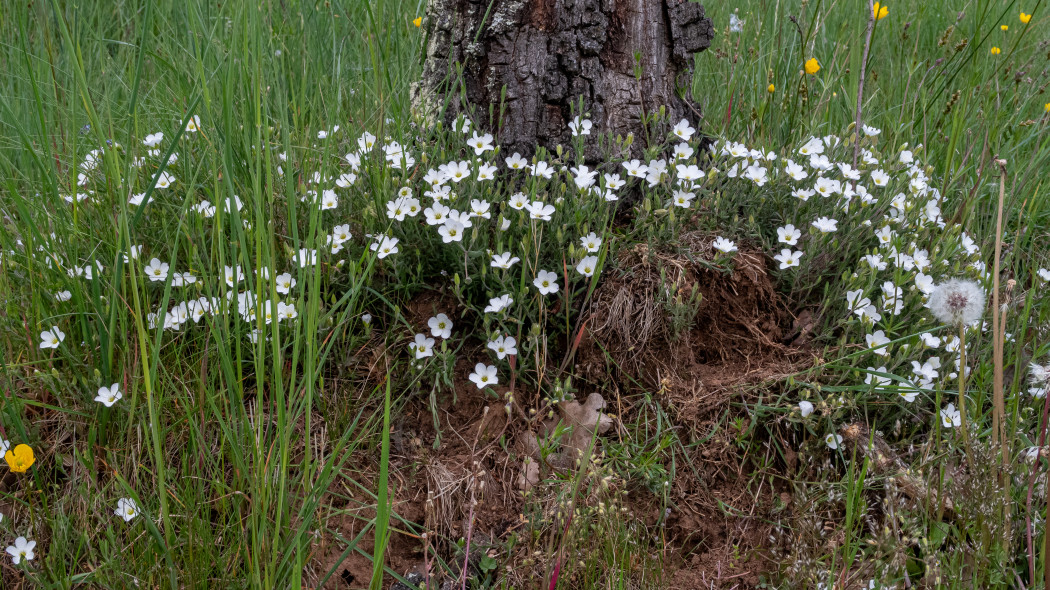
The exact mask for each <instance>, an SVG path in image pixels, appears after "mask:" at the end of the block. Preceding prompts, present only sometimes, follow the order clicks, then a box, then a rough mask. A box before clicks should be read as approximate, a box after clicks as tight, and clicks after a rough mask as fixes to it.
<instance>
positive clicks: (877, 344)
mask: <svg viewBox="0 0 1050 590" xmlns="http://www.w3.org/2000/svg"><path fill="white" fill-rule="evenodd" d="M864 341H865V342H866V343H867V344H868V348H872V349H876V350H873V351H872V352H874V353H875V354H879V355H882V356H889V355H890V351H889V347H887V346H886V344H889V343H890V339H889V338H887V337H886V332H884V331H882V330H876V331H875V333H874V334H868V335H866V336H864Z"/></svg>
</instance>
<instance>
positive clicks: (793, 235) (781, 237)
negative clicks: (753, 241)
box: [777, 223, 802, 246]
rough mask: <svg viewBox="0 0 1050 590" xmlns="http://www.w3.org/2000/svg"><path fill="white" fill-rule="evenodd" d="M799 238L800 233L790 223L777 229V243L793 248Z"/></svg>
mask: <svg viewBox="0 0 1050 590" xmlns="http://www.w3.org/2000/svg"><path fill="white" fill-rule="evenodd" d="M800 237H802V232H800V231H799V230H798V229H796V228H795V226H794V225H792V224H790V223H789V224H787V225H785V226H784V227H778V228H777V241H778V242H782V243H784V244H787V245H788V246H794V245H795V244H797V243H798V239H799V238H800Z"/></svg>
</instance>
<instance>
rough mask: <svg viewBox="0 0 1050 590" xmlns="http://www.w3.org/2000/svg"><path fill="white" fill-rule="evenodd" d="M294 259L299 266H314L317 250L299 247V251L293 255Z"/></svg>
mask: <svg viewBox="0 0 1050 590" xmlns="http://www.w3.org/2000/svg"><path fill="white" fill-rule="evenodd" d="M295 261H296V262H298V263H299V267H300V268H306V267H307V266H314V265H316V264H317V250H311V249H310V248H299V253H298V254H297V255H296V256H295Z"/></svg>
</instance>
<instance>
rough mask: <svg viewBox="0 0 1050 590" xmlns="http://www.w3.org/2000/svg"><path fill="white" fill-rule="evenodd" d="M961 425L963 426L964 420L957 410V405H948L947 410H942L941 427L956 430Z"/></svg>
mask: <svg viewBox="0 0 1050 590" xmlns="http://www.w3.org/2000/svg"><path fill="white" fill-rule="evenodd" d="M960 424H962V420H961V419H960V416H959V410H956V409H955V404H948V407H947V408H944V409H943V410H941V426H943V427H945V428H955V427H956V426H959V425H960Z"/></svg>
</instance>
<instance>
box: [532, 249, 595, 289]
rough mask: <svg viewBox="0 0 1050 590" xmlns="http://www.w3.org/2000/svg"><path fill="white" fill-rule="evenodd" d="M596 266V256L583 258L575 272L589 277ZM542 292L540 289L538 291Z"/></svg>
mask: <svg viewBox="0 0 1050 590" xmlns="http://www.w3.org/2000/svg"><path fill="white" fill-rule="evenodd" d="M597 266H598V257H597V256H584V258H583V260H581V261H580V263H579V264H577V265H576V270H577V271H578V272H579V273H580V274H581V275H583V276H585V277H589V276H592V275H594V269H595V268H596V267H597ZM540 291H542V289H540Z"/></svg>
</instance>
